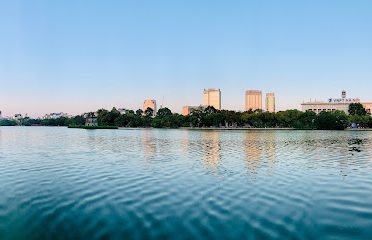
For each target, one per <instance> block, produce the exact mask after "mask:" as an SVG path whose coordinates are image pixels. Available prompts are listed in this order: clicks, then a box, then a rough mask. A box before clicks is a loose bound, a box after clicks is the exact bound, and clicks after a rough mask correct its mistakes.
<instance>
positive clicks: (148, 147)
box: [142, 129, 157, 160]
mask: <svg viewBox="0 0 372 240" xmlns="http://www.w3.org/2000/svg"><path fill="white" fill-rule="evenodd" d="M156 143H157V141H156V139H155V136H154V131H153V130H151V129H145V130H143V131H142V146H143V153H144V157H145V159H146V160H153V159H154V158H155V156H156V151H157V145H156Z"/></svg>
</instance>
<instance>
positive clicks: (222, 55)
mask: <svg viewBox="0 0 372 240" xmlns="http://www.w3.org/2000/svg"><path fill="white" fill-rule="evenodd" d="M371 26H372V1H370V0H354V1H350V0H328V1H324V0H312V1H308V0H303V1H298V0H293V1H291V0H281V1H277V0H244V1H239V0H234V1H226V0H224V1H220V0H203V1H201V0H178V1H174V0H157V1H154V0H133V1H132V0H128V1H126V0H107V1H95V0H89V1H88V0H86V1H84V0H81V1H75V0H64V1H49V0H45V1H42V0H34V1H28V0H24V1H19V0H11V1H6V0H0V96H1V98H0V110H2V112H3V115H7V116H10V115H13V114H15V113H22V114H25V113H28V114H29V115H30V116H42V115H44V114H46V113H50V112H67V113H69V114H81V113H84V112H88V111H94V110H97V109H99V108H106V109H111V108H112V107H117V108H129V109H138V108H141V107H142V104H143V101H144V99H148V98H150V99H156V100H157V103H158V105H163V106H167V107H169V108H170V109H171V110H172V111H174V112H181V109H182V106H184V105H199V104H201V103H202V91H203V89H204V88H220V89H221V91H222V108H224V109H232V110H244V92H245V90H248V89H259V90H262V91H263V93H266V92H275V94H276V102H277V109H278V110H285V109H289V108H298V109H300V107H301V103H302V102H303V101H308V100H309V99H310V98H311V99H313V100H315V99H317V100H325V99H327V98H330V97H339V96H340V94H341V91H342V90H343V89H345V90H347V92H348V95H349V96H350V97H359V98H361V99H362V100H364V101H372V94H371V90H372V67H371V66H372V46H371V43H372V28H371Z"/></svg>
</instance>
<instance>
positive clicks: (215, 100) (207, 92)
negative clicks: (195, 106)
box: [203, 88, 221, 110]
mask: <svg viewBox="0 0 372 240" xmlns="http://www.w3.org/2000/svg"><path fill="white" fill-rule="evenodd" d="M203 105H204V106H212V107H214V108H215V109H218V110H221V90H220V89H213V88H210V89H204V91H203Z"/></svg>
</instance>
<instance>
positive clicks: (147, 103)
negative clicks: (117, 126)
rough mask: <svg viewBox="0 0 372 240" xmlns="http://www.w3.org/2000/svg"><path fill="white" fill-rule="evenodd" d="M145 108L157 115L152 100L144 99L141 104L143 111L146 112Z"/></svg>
mask: <svg viewBox="0 0 372 240" xmlns="http://www.w3.org/2000/svg"><path fill="white" fill-rule="evenodd" d="M147 108H151V109H152V110H153V111H154V115H155V114H156V113H157V110H158V109H157V107H156V101H155V100H154V99H146V100H145V101H144V102H143V111H146V109H147Z"/></svg>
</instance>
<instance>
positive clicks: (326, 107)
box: [301, 91, 372, 114]
mask: <svg viewBox="0 0 372 240" xmlns="http://www.w3.org/2000/svg"><path fill="white" fill-rule="evenodd" d="M351 103H361V104H362V105H363V106H364V108H365V109H366V110H367V113H368V114H371V109H372V102H361V101H360V99H359V98H347V97H346V91H342V94H341V98H329V99H328V100H327V101H309V102H304V103H302V104H301V106H302V111H312V112H315V113H317V114H318V113H320V112H324V111H325V112H334V111H336V110H338V111H343V112H345V113H346V114H348V113H349V105H350V104H351Z"/></svg>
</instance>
